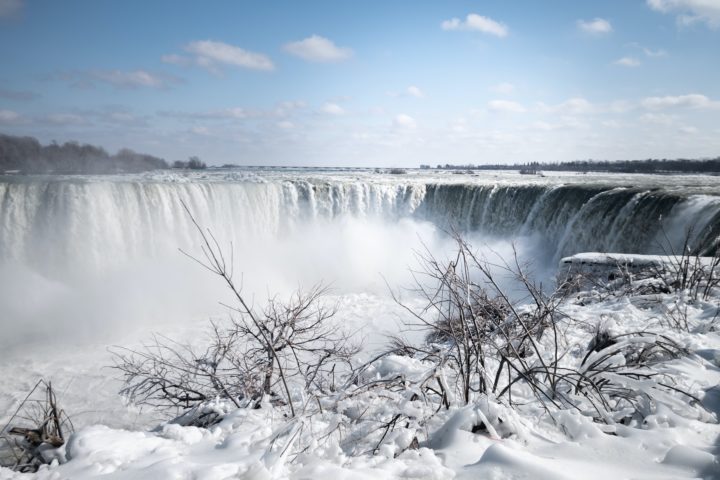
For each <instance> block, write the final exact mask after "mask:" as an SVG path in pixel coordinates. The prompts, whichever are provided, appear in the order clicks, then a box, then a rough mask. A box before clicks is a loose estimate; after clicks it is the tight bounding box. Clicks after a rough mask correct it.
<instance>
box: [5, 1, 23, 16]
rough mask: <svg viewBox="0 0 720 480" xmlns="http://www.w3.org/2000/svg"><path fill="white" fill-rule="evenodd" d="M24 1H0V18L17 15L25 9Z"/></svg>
mask: <svg viewBox="0 0 720 480" xmlns="http://www.w3.org/2000/svg"><path fill="white" fill-rule="evenodd" d="M23 3H24V2H23V0H0V18H3V17H10V16H12V15H15V14H16V13H18V12H19V11H20V10H22V8H23Z"/></svg>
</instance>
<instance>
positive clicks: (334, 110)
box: [320, 102, 345, 115]
mask: <svg viewBox="0 0 720 480" xmlns="http://www.w3.org/2000/svg"><path fill="white" fill-rule="evenodd" d="M320 111H321V112H323V113H327V114H328V115H344V114H345V109H343V108H342V107H341V106H340V105H338V104H337V103H330V102H328V103H326V104H325V105H323V106H322V108H321V109H320Z"/></svg>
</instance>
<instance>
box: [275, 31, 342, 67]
mask: <svg viewBox="0 0 720 480" xmlns="http://www.w3.org/2000/svg"><path fill="white" fill-rule="evenodd" d="M283 48H284V49H285V51H286V52H288V53H290V54H292V55H295V56H296V57H300V58H302V59H303V60H307V61H309V62H321V63H325V62H339V61H342V60H346V59H348V58H350V57H352V55H353V51H352V50H351V49H349V48H347V47H338V46H337V45H335V44H334V43H333V42H332V40H329V39H327V38H325V37H321V36H319V35H312V36H310V37H308V38H305V39H303V40H299V41H297V42H290V43H286V44H285V46H284V47H283Z"/></svg>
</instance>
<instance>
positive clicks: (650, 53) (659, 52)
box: [642, 47, 667, 58]
mask: <svg viewBox="0 0 720 480" xmlns="http://www.w3.org/2000/svg"><path fill="white" fill-rule="evenodd" d="M642 51H643V53H644V54H645V55H647V56H648V57H655V58H657V57H664V56H665V55H667V52H666V51H665V50H663V49H662V48H658V49H657V50H652V49H650V48H645V47H643V49H642Z"/></svg>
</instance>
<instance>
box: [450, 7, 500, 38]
mask: <svg viewBox="0 0 720 480" xmlns="http://www.w3.org/2000/svg"><path fill="white" fill-rule="evenodd" d="M440 26H441V27H442V29H443V30H475V31H478V32H483V33H487V34H488V35H495V36H496V37H501V38H502V37H506V36H507V34H508V32H509V28H508V27H507V25H505V24H504V23H500V22H497V21H495V20H493V19H492V18H489V17H484V16H482V15H478V14H476V13H471V14H469V15H468V16H467V17H465V20H464V21H463V20H460V19H459V18H452V19H450V20H445V21H444V22H442V23H441V24H440Z"/></svg>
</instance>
